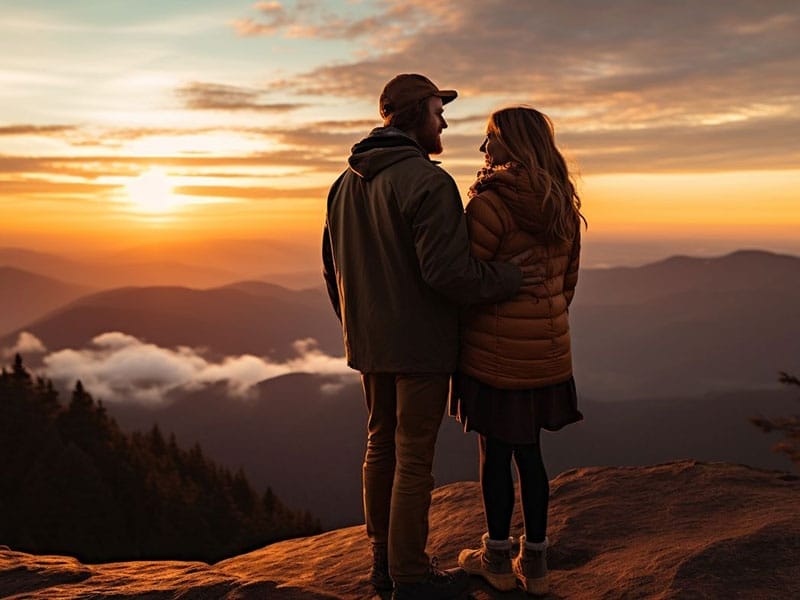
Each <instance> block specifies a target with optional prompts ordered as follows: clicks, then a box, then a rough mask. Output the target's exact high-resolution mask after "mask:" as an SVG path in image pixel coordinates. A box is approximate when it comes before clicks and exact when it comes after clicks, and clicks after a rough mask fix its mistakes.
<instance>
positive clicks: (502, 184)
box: [469, 164, 553, 234]
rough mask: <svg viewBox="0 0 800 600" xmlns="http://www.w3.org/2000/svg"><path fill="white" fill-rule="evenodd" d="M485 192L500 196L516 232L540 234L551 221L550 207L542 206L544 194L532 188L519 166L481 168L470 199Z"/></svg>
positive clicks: (526, 174)
mask: <svg viewBox="0 0 800 600" xmlns="http://www.w3.org/2000/svg"><path fill="white" fill-rule="evenodd" d="M485 191H492V192H494V193H495V194H497V195H498V196H500V198H501V200H503V203H504V204H505V205H506V206H507V207H508V209H509V210H510V211H511V214H512V215H513V216H514V221H515V222H516V223H517V225H518V226H519V228H520V229H522V230H524V231H528V232H530V233H533V234H540V233H542V232H544V231H545V230H546V229H547V223H548V222H549V221H550V220H551V219H552V218H553V212H552V207H551V205H547V206H545V202H544V194H543V193H542V192H541V191H539V190H535V189H534V188H533V184H532V182H531V179H530V177H529V176H528V173H527V172H526V171H525V169H524V168H522V167H521V166H519V165H515V164H508V165H500V166H495V167H485V168H483V169H481V170H480V171H479V172H478V178H477V180H476V181H475V183H473V184H472V187H471V188H470V190H469V195H470V197H473V196H477V195H478V194H481V193H483V192H485Z"/></svg>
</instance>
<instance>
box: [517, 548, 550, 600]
mask: <svg viewBox="0 0 800 600" xmlns="http://www.w3.org/2000/svg"><path fill="white" fill-rule="evenodd" d="M548 544H549V542H548V540H547V538H544V541H543V542H540V543H538V544H534V543H532V542H528V541H526V539H525V536H524V535H523V536H522V537H521V538H520V540H519V555H518V556H517V557H516V558H515V559H514V560H513V561H511V566H512V568H513V569H514V573H515V574H516V576H517V579H519V580H520V582H521V583H522V587H523V589H524V590H525V591H526V592H528V593H529V594H532V595H534V596H544V595H546V594H547V588H548V586H547V556H546V552H547V546H548Z"/></svg>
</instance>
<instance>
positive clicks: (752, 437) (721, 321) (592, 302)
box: [0, 251, 800, 527]
mask: <svg viewBox="0 0 800 600" xmlns="http://www.w3.org/2000/svg"><path fill="white" fill-rule="evenodd" d="M0 257H2V253H1V252H0ZM0 264H2V263H0ZM63 274H64V275H68V274H69V272H68V271H66V270H64V273H63ZM0 275H2V276H4V277H6V279H4V280H2V281H0V283H2V282H11V283H10V284H9V285H6V286H2V287H0V290H5V293H6V294H7V297H8V298H11V300H6V301H5V302H4V305H3V307H4V308H8V307H14V306H17V307H24V306H25V305H26V302H25V300H24V297H25V296H24V294H25V293H27V294H28V297H31V296H34V295H40V296H42V297H46V296H47V297H50V298H54V299H59V298H61V297H62V296H60V295H59V294H67V296H64V297H65V298H67V299H66V300H64V302H63V303H60V304H59V305H58V306H57V307H53V308H50V307H44V308H39V309H37V311H38V312H40V313H41V314H39V315H38V316H37V317H36V318H33V319H31V320H29V321H24V320H22V318H21V317H15V319H16V323H14V325H13V327H12V328H10V329H7V333H6V335H4V336H2V337H0V348H9V347H11V346H13V345H14V344H15V342H16V340H17V338H18V336H19V334H20V332H23V331H27V332H29V333H31V334H33V335H35V336H36V337H37V338H39V339H40V340H41V341H42V342H43V343H44V344H45V345H46V347H47V348H48V351H50V352H53V351H57V350H61V349H67V348H71V349H83V348H86V347H87V345H88V344H89V343H90V341H91V340H92V339H93V338H94V337H95V336H97V335H100V334H102V333H107V332H110V331H120V332H122V333H125V334H127V335H131V336H135V337H137V338H139V339H141V340H143V341H147V342H149V343H152V344H156V345H158V346H160V347H162V348H177V347H178V346H191V347H194V348H196V349H197V352H198V353H199V354H200V355H202V356H204V357H206V358H208V360H215V361H222V360H224V359H225V358H226V357H230V356H240V355H243V354H252V355H255V356H259V357H265V358H266V359H269V360H272V361H281V360H286V359H288V358H291V357H293V356H296V354H297V352H298V350H297V348H296V347H293V342H295V341H297V340H302V339H305V338H314V339H316V340H317V342H318V347H319V349H320V350H321V351H322V352H324V353H326V354H327V355H330V356H334V357H335V356H340V355H341V354H342V342H341V331H340V326H339V323H338V322H337V321H336V319H335V317H334V316H333V313H332V311H331V309H330V306H329V305H328V300H327V296H326V293H325V291H324V289H323V288H322V287H319V286H318V287H315V288H309V289H301V290H291V289H287V288H285V287H282V286H279V285H275V284H272V283H266V282H264V281H237V282H234V283H229V284H226V285H222V286H216V287H211V288H206V289H194V288H188V287H177V286H144V287H131V286H129V287H122V288H114V289H109V290H104V291H99V292H93V293H89V294H86V295H80V296H79V297H77V298H74V299H71V298H68V296H69V294H75V293H78V292H79V291H80V288H79V287H77V288H76V287H74V284H72V283H65V282H67V281H68V279H66V278H64V279H61V281H52V280H46V279H42V278H41V277H39V279H37V274H35V273H23V272H22V271H20V269H18V268H14V269H11V268H6V269H4V270H3V271H0ZM23 281H39V282H41V281H44V282H45V286H50V287H49V288H48V287H46V288H45V289H42V288H41V287H39V288H35V287H33V286H31V287H29V288H26V287H25V286H24V285H23V284H21V283H18V282H23ZM71 286H72V287H71ZM26 289H30V290H34V289H35V290H36V292H35V293H34V292H24V290H26ZM48 290H49V291H48ZM799 306H800V258H798V257H794V256H787V255H778V254H773V253H768V252H762V251H740V252H735V253H733V254H729V255H726V256H722V257H718V258H710V259H709V258H692V257H673V258H670V259H667V260H663V261H660V262H657V263H652V264H649V265H645V266H642V267H626V268H612V269H584V270H582V271H581V278H580V281H579V283H578V290H577V294H576V300H575V302H574V304H573V305H572V307H571V309H570V313H571V314H570V319H571V324H572V335H573V352H574V362H575V377H576V381H577V384H578V390H579V396H580V406H581V409H582V411H583V412H584V415H585V417H586V418H585V420H584V422H582V423H579V424H576V425H574V426H570V427H568V428H567V429H566V430H564V431H562V432H558V433H556V434H549V433H548V434H544V438H543V439H544V441H543V444H544V446H545V456H546V460H547V462H548V467H549V469H550V472H551V474H556V473H558V472H561V471H563V470H564V469H568V468H572V467H577V466H586V465H602V464H616V465H641V464H646V463H649V462H657V461H664V460H671V459H677V458H687V457H692V458H700V459H705V460H726V461H733V462H742V463H747V464H753V465H758V466H763V467H768V468H788V466H789V463H788V462H787V461H786V460H785V459H784V458H782V457H780V456H777V455H773V454H771V453H770V452H769V446H770V444H771V443H773V442H774V441H776V440H775V438H774V437H770V436H766V435H764V434H763V433H761V432H760V431H758V430H757V429H756V428H755V427H753V426H752V425H750V424H749V423H748V421H747V419H748V417H750V416H755V415H758V414H762V413H763V414H767V415H780V414H792V413H794V412H796V410H797V400H796V398H795V397H794V396H793V395H792V393H791V391H789V390H782V389H780V385H779V384H778V383H777V374H778V371H788V372H795V373H796V372H797V371H799V370H800V369H798V357H800V309H798V307H799ZM33 308H35V307H34V306H33V303H31V309H33ZM6 312H7V313H11V314H14V313H13V311H11V310H7V311H6ZM37 361H38V362H37ZM25 362H26V364H27V365H37V364H38V365H41V364H42V363H41V355H39V356H26V357H25ZM69 385H72V383H69V384H68V387H69ZM106 404H107V406H108V409H109V412H110V413H111V414H112V416H114V417H115V418H117V419H118V420H119V422H120V424H121V425H122V426H123V427H125V428H126V429H149V427H150V426H152V424H153V423H154V422H158V423H159V425H160V426H161V427H162V429H163V430H164V431H175V432H176V434H177V435H178V439H179V441H180V442H181V443H182V444H183V445H191V444H193V443H194V442H200V443H201V445H202V446H203V448H204V449H205V450H206V451H207V452H208V454H209V456H211V457H212V458H213V459H214V460H217V461H219V462H221V463H222V464H225V465H226V466H229V467H231V468H237V467H239V466H243V467H244V468H245V470H246V472H247V473H248V475H249V476H250V478H251V480H252V481H254V483H256V484H257V485H258V486H262V487H263V486H266V485H271V486H273V487H274V489H275V491H276V493H278V494H279V496H280V497H281V498H283V499H285V501H286V502H287V504H288V505H289V506H291V507H293V508H307V509H310V510H312V512H314V513H315V514H316V515H318V516H319V517H320V518H321V519H322V521H323V524H324V525H326V526H329V527H330V526H340V525H346V524H351V523H354V522H357V521H358V519H359V518H360V483H359V473H360V463H361V460H362V455H363V445H364V427H365V410H364V408H363V400H362V399H361V392H360V389H359V386H358V384H357V379H356V378H355V377H354V378H353V379H350V380H342V379H340V378H339V377H338V376H337V377H335V378H331V377H325V376H322V375H319V374H315V373H306V374H303V373H295V374H292V375H284V376H280V377H274V378H271V379H267V380H264V381H262V382H261V383H259V384H258V385H257V386H256V387H255V388H253V389H252V390H251V394H250V395H249V397H246V398H232V397H230V392H229V390H228V388H227V387H226V386H225V385H224V384H222V383H219V384H214V385H207V386H206V387H204V388H200V389H186V388H178V389H173V390H172V391H171V392H169V393H167V394H166V396H165V398H163V401H162V402H160V403H155V404H154V405H152V406H142V405H139V404H136V403H133V402H121V403H120V402H107V403H106ZM476 454H477V451H476V449H475V440H474V434H473V435H464V434H463V433H462V432H461V431H460V428H459V425H458V424H457V423H456V422H455V421H453V420H452V419H450V418H446V419H445V423H444V425H443V428H442V432H441V435H440V439H439V444H438V447H437V463H436V467H435V476H436V479H437V482H439V483H444V482H450V481H458V480H463V479H475V478H476V477H477V466H476ZM287 465H289V466H288V467H287Z"/></svg>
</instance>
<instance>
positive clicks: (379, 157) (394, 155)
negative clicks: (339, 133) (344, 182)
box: [347, 127, 427, 180]
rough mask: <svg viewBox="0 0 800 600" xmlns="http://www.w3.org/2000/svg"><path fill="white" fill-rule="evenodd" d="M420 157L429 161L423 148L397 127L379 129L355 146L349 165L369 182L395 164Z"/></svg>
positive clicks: (348, 161)
mask: <svg viewBox="0 0 800 600" xmlns="http://www.w3.org/2000/svg"><path fill="white" fill-rule="evenodd" d="M419 157H422V158H425V159H426V160H427V155H426V154H425V152H424V151H423V150H422V148H420V147H419V145H418V144H417V143H416V142H415V141H414V140H413V139H411V138H410V137H408V136H407V135H406V134H405V133H404V132H403V131H401V130H400V129H397V128H395V127H378V128H376V129H373V130H372V131H371V132H370V134H369V135H368V136H367V137H365V138H364V139H363V140H361V141H360V142H358V143H357V144H356V145H355V146H353V149H352V154H351V155H350V158H348V159H347V163H348V165H349V166H350V170H351V171H353V172H354V173H355V174H356V175H358V176H359V177H362V178H363V179H367V180H369V179H372V178H373V177H375V175H377V174H378V173H380V172H381V171H383V170H384V169H385V168H387V167H390V166H391V165H393V164H395V163H398V162H400V161H402V160H406V159H408V158H419Z"/></svg>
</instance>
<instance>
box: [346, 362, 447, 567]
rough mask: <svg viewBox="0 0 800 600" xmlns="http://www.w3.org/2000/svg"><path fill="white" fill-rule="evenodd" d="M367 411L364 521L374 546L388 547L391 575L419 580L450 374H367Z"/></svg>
mask: <svg viewBox="0 0 800 600" xmlns="http://www.w3.org/2000/svg"><path fill="white" fill-rule="evenodd" d="M361 379H362V383H363V385H364V396H365V398H366V401H367V409H368V410H369V420H368V422H367V434H368V437H367V452H366V456H365V458H364V468H363V485H364V517H365V520H366V524H367V535H368V536H369V539H370V541H371V542H372V543H374V544H386V545H387V547H388V550H389V573H390V574H391V576H392V579H394V580H395V581H399V582H412V581H419V580H421V579H422V578H423V577H424V576H425V575H426V574H427V572H428V569H429V564H430V559H429V558H428V555H427V554H426V553H425V544H426V543H427V541H428V509H429V508H430V505H431V492H432V491H433V475H432V474H431V470H432V467H433V452H434V448H435V446H436V436H437V435H438V433H439V426H440V425H441V423H442V416H443V414H444V408H445V404H446V403H447V396H448V392H449V386H450V376H449V375H441V374H435V375H408V374H389V373H363V374H362V376H361Z"/></svg>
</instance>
